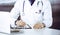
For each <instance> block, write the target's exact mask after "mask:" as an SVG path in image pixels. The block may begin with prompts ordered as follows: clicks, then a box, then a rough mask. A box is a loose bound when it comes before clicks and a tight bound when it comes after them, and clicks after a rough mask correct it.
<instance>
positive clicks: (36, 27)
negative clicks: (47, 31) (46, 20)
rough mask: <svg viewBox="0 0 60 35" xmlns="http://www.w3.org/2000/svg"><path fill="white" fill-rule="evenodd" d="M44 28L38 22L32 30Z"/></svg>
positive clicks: (43, 25)
mask: <svg viewBox="0 0 60 35" xmlns="http://www.w3.org/2000/svg"><path fill="white" fill-rule="evenodd" d="M44 27H45V24H43V23H40V22H37V23H36V24H35V25H34V26H33V28H34V29H42V28H44Z"/></svg>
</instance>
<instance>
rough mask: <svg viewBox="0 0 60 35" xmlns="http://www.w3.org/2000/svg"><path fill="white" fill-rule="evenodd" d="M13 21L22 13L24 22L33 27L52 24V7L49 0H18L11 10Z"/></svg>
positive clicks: (21, 16)
mask: <svg viewBox="0 0 60 35" xmlns="http://www.w3.org/2000/svg"><path fill="white" fill-rule="evenodd" d="M10 15H11V18H12V23H11V25H12V26H14V23H15V21H16V20H17V18H18V16H19V15H20V19H21V20H22V22H25V23H26V24H29V25H30V26H31V27H33V28H44V27H50V26H52V9H51V4H50V2H49V0H31V2H30V0H17V2H16V3H15V5H14V7H13V9H12V10H11V12H10Z"/></svg>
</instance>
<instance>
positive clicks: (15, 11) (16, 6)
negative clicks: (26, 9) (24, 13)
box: [10, 0, 21, 25]
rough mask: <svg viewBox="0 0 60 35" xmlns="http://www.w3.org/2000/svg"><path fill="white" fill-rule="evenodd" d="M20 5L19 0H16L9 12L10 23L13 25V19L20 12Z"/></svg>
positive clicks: (14, 19)
mask: <svg viewBox="0 0 60 35" xmlns="http://www.w3.org/2000/svg"><path fill="white" fill-rule="evenodd" d="M20 5H21V0H18V1H16V3H15V4H14V7H13V8H12V10H11V12H10V17H11V24H12V25H14V23H15V21H16V20H17V18H18V16H19V14H20V7H21V6H20Z"/></svg>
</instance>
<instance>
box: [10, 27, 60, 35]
mask: <svg viewBox="0 0 60 35" xmlns="http://www.w3.org/2000/svg"><path fill="white" fill-rule="evenodd" d="M11 35H60V30H56V29H49V28H44V29H39V30H35V29H22V30H20V32H12V33H11Z"/></svg>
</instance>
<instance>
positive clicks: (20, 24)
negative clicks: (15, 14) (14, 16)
mask: <svg viewBox="0 0 60 35" xmlns="http://www.w3.org/2000/svg"><path fill="white" fill-rule="evenodd" d="M16 25H17V26H20V27H24V26H25V25H26V23H25V22H24V21H22V20H19V21H17V22H16Z"/></svg>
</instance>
